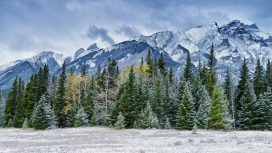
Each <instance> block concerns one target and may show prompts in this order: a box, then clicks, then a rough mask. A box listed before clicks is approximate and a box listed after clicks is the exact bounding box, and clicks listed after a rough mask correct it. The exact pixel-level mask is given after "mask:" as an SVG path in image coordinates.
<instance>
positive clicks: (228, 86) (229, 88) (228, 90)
mask: <svg viewBox="0 0 272 153" xmlns="http://www.w3.org/2000/svg"><path fill="white" fill-rule="evenodd" d="M224 93H225V95H226V98H227V100H228V103H229V105H228V110H229V114H230V115H231V116H233V115H234V106H233V84H232V82H231V73H230V70H229V68H227V72H226V78H225V84H224Z"/></svg>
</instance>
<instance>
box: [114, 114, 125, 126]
mask: <svg viewBox="0 0 272 153" xmlns="http://www.w3.org/2000/svg"><path fill="white" fill-rule="evenodd" d="M124 127H125V117H124V116H123V115H122V113H121V112H120V113H119V115H118V117H117V121H116V123H115V128H116V129H117V130H122V129H123V128H124Z"/></svg>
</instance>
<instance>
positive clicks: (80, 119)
mask: <svg viewBox="0 0 272 153" xmlns="http://www.w3.org/2000/svg"><path fill="white" fill-rule="evenodd" d="M88 123H89V121H88V116H87V114H86V113H85V112H84V109H83V108H80V109H79V110H78V111H77V114H76V116H75V127H79V126H87V125H88Z"/></svg>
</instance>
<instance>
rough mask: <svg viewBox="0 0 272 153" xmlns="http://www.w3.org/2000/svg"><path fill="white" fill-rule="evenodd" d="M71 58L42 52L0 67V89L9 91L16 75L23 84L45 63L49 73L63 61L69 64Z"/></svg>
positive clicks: (55, 69)
mask: <svg viewBox="0 0 272 153" xmlns="http://www.w3.org/2000/svg"><path fill="white" fill-rule="evenodd" d="M71 60H72V58H71V57H65V56H64V55H62V54H57V53H54V52H51V51H44V52H42V53H40V54H38V55H36V56H34V57H31V58H28V59H25V60H17V61H14V62H10V63H8V64H5V65H2V66H0V88H1V89H9V88H10V87H11V85H12V82H13V81H14V79H15V77H16V75H17V76H19V77H21V78H22V79H23V80H24V81H25V82H28V81H29V79H30V76H31V75H32V74H33V73H37V72H38V71H39V69H40V67H43V66H44V64H45V63H47V64H48V66H49V69H50V73H54V72H55V71H57V70H58V69H59V68H60V67H61V66H62V64H63V62H64V61H65V62H66V63H69V62H70V61H71Z"/></svg>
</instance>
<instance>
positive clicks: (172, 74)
mask: <svg viewBox="0 0 272 153" xmlns="http://www.w3.org/2000/svg"><path fill="white" fill-rule="evenodd" d="M168 79H169V83H170V84H172V83H173V81H174V71H173V67H172V65H171V66H170V69H169V74H168Z"/></svg>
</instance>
